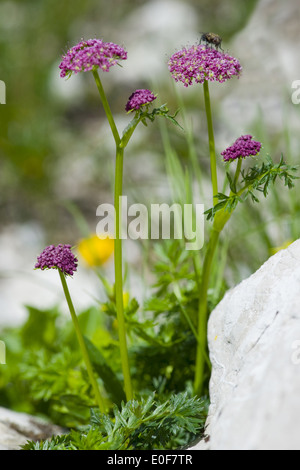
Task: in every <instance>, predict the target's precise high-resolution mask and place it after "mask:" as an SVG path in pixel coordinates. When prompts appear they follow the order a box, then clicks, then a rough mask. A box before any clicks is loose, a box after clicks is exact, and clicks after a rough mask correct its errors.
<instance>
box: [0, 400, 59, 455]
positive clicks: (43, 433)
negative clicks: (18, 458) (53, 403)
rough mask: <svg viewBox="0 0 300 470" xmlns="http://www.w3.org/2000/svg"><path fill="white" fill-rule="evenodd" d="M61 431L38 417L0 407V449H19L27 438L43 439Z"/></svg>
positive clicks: (33, 439)
mask: <svg viewBox="0 0 300 470" xmlns="http://www.w3.org/2000/svg"><path fill="white" fill-rule="evenodd" d="M63 432H64V430H63V429H62V428H60V427H59V426H55V425H53V424H51V423H47V422H46V421H44V420H42V419H40V418H36V417H34V416H31V415H28V414H26V413H18V412H16V411H11V410H8V409H6V408H3V407H0V450H21V446H22V445H24V444H26V442H27V441H29V440H30V441H37V440H44V439H48V438H50V437H51V436H53V435H58V434H62V433H63Z"/></svg>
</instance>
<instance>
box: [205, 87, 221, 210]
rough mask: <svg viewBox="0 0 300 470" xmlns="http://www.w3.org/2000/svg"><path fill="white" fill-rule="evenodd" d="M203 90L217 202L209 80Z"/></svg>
mask: <svg viewBox="0 0 300 470" xmlns="http://www.w3.org/2000/svg"><path fill="white" fill-rule="evenodd" d="M203 92H204V103H205V112H206V120H207V131H208V141H209V155H210V169H211V182H212V189H213V198H214V202H217V200H218V199H217V198H216V195H217V194H218V179H217V161H216V150H215V138H214V129H213V123H212V113H211V106H210V95H209V88H208V81H207V80H204V83H203Z"/></svg>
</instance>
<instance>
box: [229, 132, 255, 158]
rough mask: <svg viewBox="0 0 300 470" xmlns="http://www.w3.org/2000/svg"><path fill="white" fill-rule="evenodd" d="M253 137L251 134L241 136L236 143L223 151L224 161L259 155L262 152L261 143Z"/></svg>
mask: <svg viewBox="0 0 300 470" xmlns="http://www.w3.org/2000/svg"><path fill="white" fill-rule="evenodd" d="M252 139H253V137H252V135H249V134H247V135H242V136H241V137H239V138H238V139H237V140H236V141H235V142H234V144H232V145H231V146H230V147H228V148H227V149H226V150H224V151H223V152H221V155H222V156H223V160H224V162H231V161H233V160H236V159H237V158H245V157H250V156H253V157H254V156H255V155H257V154H258V153H259V152H260V149H261V143H260V142H257V141H256V140H252Z"/></svg>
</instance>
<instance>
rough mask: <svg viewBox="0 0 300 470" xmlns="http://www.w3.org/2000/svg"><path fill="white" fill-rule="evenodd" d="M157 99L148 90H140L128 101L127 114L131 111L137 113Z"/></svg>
mask: <svg viewBox="0 0 300 470" xmlns="http://www.w3.org/2000/svg"><path fill="white" fill-rule="evenodd" d="M155 99H156V96H155V95H154V94H153V93H152V91H150V90H147V89H140V90H136V91H134V92H133V93H132V94H131V95H130V96H129V99H128V101H127V104H126V107H125V110H126V111H127V112H130V111H134V110H135V111H137V110H139V109H140V108H141V107H142V106H145V105H147V104H149V103H151V102H152V101H154V100H155Z"/></svg>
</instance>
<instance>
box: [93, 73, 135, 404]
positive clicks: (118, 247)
mask: <svg viewBox="0 0 300 470" xmlns="http://www.w3.org/2000/svg"><path fill="white" fill-rule="evenodd" d="M93 75H94V79H95V82H96V85H97V88H98V91H99V94H100V98H101V101H102V105H103V108H104V111H105V113H106V116H107V119H108V122H109V125H110V128H111V131H112V134H113V137H114V139H115V143H116V168H115V198H114V199H115V218H116V220H115V232H116V233H115V296H116V309H117V320H118V333H119V345H120V355H121V363H122V370H123V376H124V388H125V394H126V398H127V400H131V399H132V398H133V389H132V385H131V377H130V369H129V359H128V350H127V342H126V328H125V317H124V305H123V268H122V238H121V236H122V234H121V233H120V232H121V230H122V212H121V208H120V197H121V196H122V187H123V157H124V148H125V146H126V145H127V143H128V140H129V138H130V136H131V134H132V132H133V130H132V132H131V133H130V131H129V132H128V136H127V135H126V137H127V140H126V139H123V140H121V138H120V135H119V132H118V130H117V127H116V124H115V121H114V118H113V115H112V112H111V109H110V106H109V104H108V101H107V98H106V95H105V92H104V89H103V86H102V83H101V80H100V77H99V75H98V72H97V70H93ZM134 124H135V125H136V124H137V123H136V122H135V121H134ZM133 128H134V126H133Z"/></svg>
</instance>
